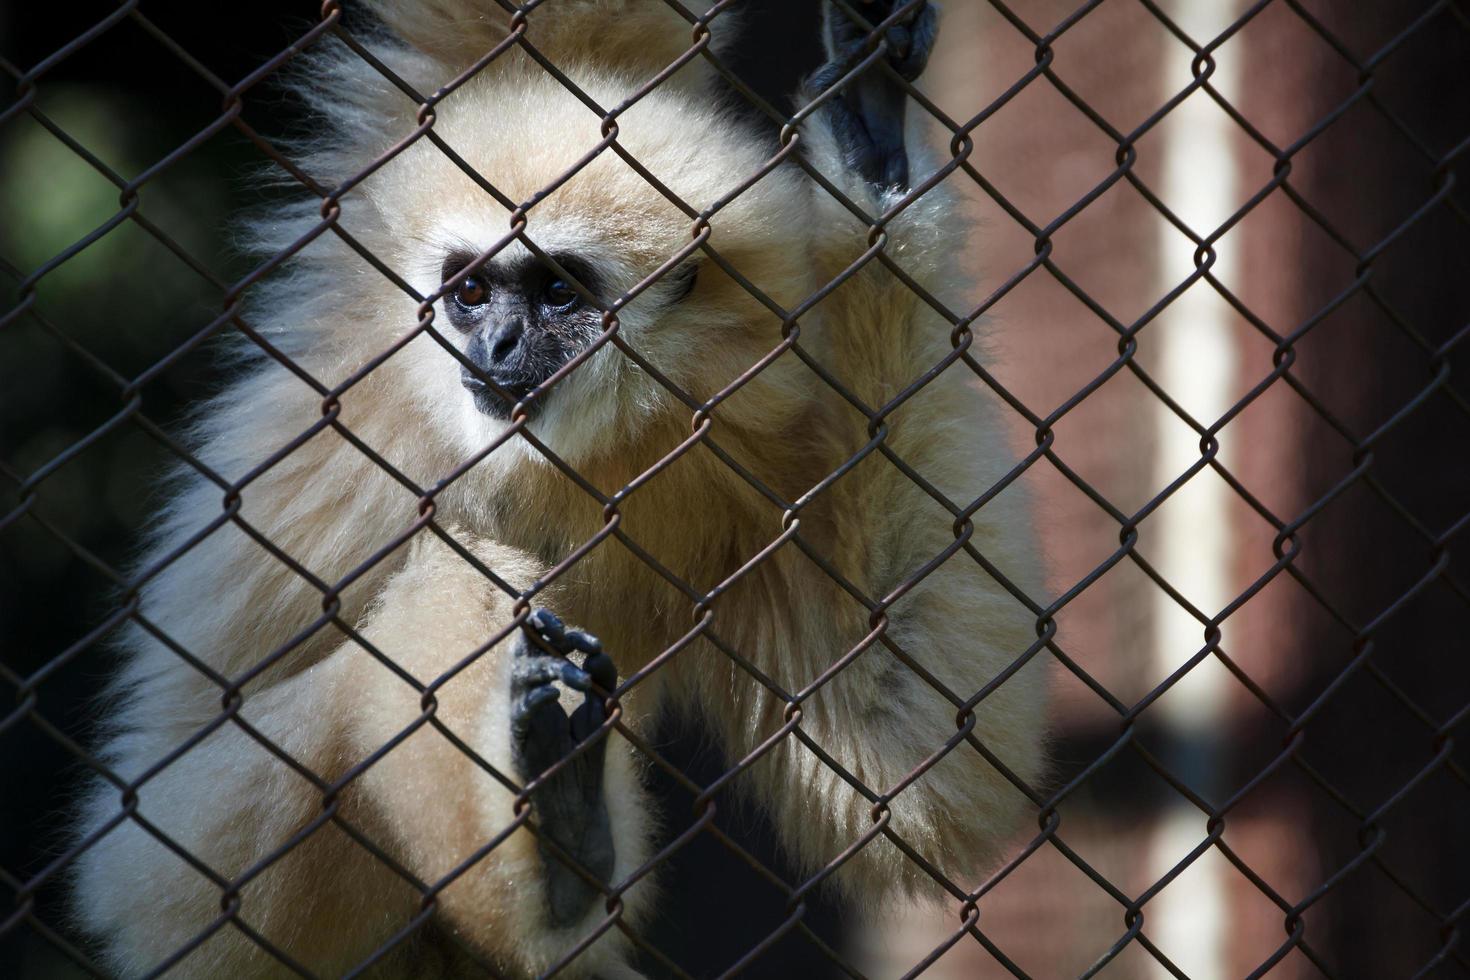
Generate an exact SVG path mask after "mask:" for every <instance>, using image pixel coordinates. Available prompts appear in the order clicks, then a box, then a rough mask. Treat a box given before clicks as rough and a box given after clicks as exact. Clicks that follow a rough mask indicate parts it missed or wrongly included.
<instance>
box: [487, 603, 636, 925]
mask: <svg viewBox="0 0 1470 980" xmlns="http://www.w3.org/2000/svg"><path fill="white" fill-rule="evenodd" d="M526 625H527V626H528V627H530V628H531V629H534V630H535V631H536V632H537V633H539V634H540V637H539V638H540V639H542V640H545V641H546V642H547V643H548V645H550V646H551V647H552V648H553V649H554V650H556V652H557V653H560V654H563V655H564V654H566V653H569V652H571V651H572V650H578V651H581V652H583V653H585V654H586V655H587V657H586V668H587V669H586V670H582V669H581V668H579V667H577V665H576V664H573V663H572V662H571V661H569V660H563V659H561V658H559V657H557V656H554V655H547V654H542V653H541V652H540V651H539V650H536V649H534V648H533V646H532V642H533V641H532V640H531V638H530V637H528V636H527V635H526V634H525V633H524V632H523V633H522V634H521V635H519V636H517V637H516V641H515V647H514V648H513V653H512V655H513V657H514V664H513V665H512V667H511V681H510V683H511V720H510V728H511V733H510V734H511V752H512V758H513V760H514V762H515V766H516V769H517V771H518V773H519V775H520V777H521V779H523V780H525V781H526V782H528V783H529V782H531V781H532V780H534V779H536V778H538V777H539V776H541V775H542V774H543V773H545V772H546V771H547V770H548V769H550V768H551V767H552V766H554V765H555V764H556V763H558V762H563V760H565V762H564V764H563V765H562V767H561V768H560V769H558V770H556V771H555V772H554V773H552V774H551V775H549V776H547V778H546V779H545V781H544V782H542V783H541V784H540V785H539V786H537V787H536V788H535V789H534V790H533V791H532V792H531V807H532V812H533V815H534V816H535V819H536V826H537V830H538V835H539V838H540V843H539V846H538V849H539V851H540V853H541V858H542V863H543V865H544V871H545V875H546V895H547V903H548V908H547V914H548V915H549V917H550V919H551V921H552V923H553V924H554V925H557V926H564V925H568V924H571V923H574V922H577V921H580V919H581V918H582V916H583V915H585V914H586V911H587V909H588V908H589V907H590V905H591V903H592V901H593V900H594V899H595V898H596V897H597V895H598V894H599V891H598V889H597V888H596V887H595V886H594V885H593V884H592V883H591V882H589V881H588V880H587V878H586V876H585V875H587V874H590V875H591V876H592V877H593V878H595V879H596V880H597V881H600V882H604V883H605V882H607V881H608V880H609V879H610V878H611V877H612V873H613V868H614V866H615V864H616V857H617V854H616V851H615V849H614V846H613V839H612V828H611V825H610V823H609V821H608V814H607V801H606V799H605V798H604V796H603V786H604V775H605V768H606V761H607V739H605V738H604V739H601V740H599V741H598V742H596V743H594V744H592V745H589V746H587V748H586V750H585V751H584V752H583V753H582V754H581V755H578V756H577V757H576V758H573V759H567V756H568V755H570V754H571V752H572V750H573V749H574V748H576V746H577V745H578V743H580V742H581V741H582V740H583V739H585V738H587V737H588V736H589V735H591V734H592V733H593V732H595V731H597V729H598V728H599V727H601V725H602V723H603V722H604V721H606V720H607V712H606V709H605V708H604V706H603V699H602V695H599V694H597V693H596V692H595V691H593V690H591V687H592V684H593V682H594V681H595V682H596V683H597V685H598V686H599V687H601V688H603V690H605V691H609V690H611V689H612V688H613V687H615V686H617V680H618V675H617V670H616V668H615V667H613V664H612V660H611V659H610V658H609V657H608V656H607V654H605V653H603V652H602V644H601V643H599V642H598V640H597V638H596V637H594V636H591V635H589V634H587V633H583V632H581V631H580V630H570V631H569V630H566V629H565V628H564V627H563V626H562V623H561V620H559V619H557V618H556V617H555V616H553V615H552V614H551V613H549V612H546V611H545V610H540V609H538V610H537V611H536V612H534V613H532V614H531V618H530V619H529V620H528V621H527V624H526ZM558 680H560V681H562V682H563V683H565V684H566V685H567V686H569V687H572V688H575V689H577V690H580V691H585V692H587V693H586V697H585V698H583V701H582V704H581V705H580V706H579V707H578V708H577V709H576V710H575V711H574V712H573V713H572V716H571V717H570V718H568V717H567V714H566V712H565V711H563V710H562V707H561V704H560V703H559V695H558V693H557V689H556V688H555V687H554V686H552V685H553V682H555V681H558ZM548 841H550V842H551V843H552V844H554V845H555V846H554V847H551V846H548V843H547V842H548ZM558 851H560V852H561V853H558ZM562 855H567V856H569V857H570V859H571V860H570V862H569V861H567V860H566V859H564V857H563V856H562ZM574 865H575V866H574Z"/></svg>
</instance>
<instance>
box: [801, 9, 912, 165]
mask: <svg viewBox="0 0 1470 980" xmlns="http://www.w3.org/2000/svg"><path fill="white" fill-rule="evenodd" d="M847 3H848V4H849V5H850V6H851V7H852V9H854V10H856V11H858V12H859V13H860V14H862V15H863V17H864V18H866V19H867V21H868V23H869V24H872V25H874V26H877V25H878V24H881V23H882V22H883V21H885V20H887V19H888V17H889V16H891V15H892V14H893V12H894V11H896V10H900V9H904V8H905V7H907V9H904V13H903V15H902V16H901V17H900V18H899V19H898V20H897V21H896V22H895V23H894V24H892V25H891V26H890V27H888V28H887V29H886V30H885V31H884V32H883V36H882V37H883V41H884V42H886V51H885V55H884V57H886V59H887V61H888V64H889V66H890V67H891V68H892V69H893V70H894V71H895V72H897V73H898V75H899V77H901V78H903V79H904V80H905V81H909V82H912V81H914V80H915V79H917V78H918V77H919V75H920V74H921V73H923V71H924V66H925V65H927V64H928V63H929V53H930V52H931V51H933V50H934V38H935V36H936V35H937V33H938V26H939V21H938V11H937V9H936V8H935V6H934V5H933V4H931V3H929V2H928V0H917V2H913V0H847ZM825 22H826V28H825V30H826V38H825V41H826V44H827V51H828V53H829V59H830V60H829V61H828V62H827V64H825V65H823V66H822V67H821V68H819V69H817V71H816V73H815V74H814V75H812V77H811V78H810V79H809V80H808V81H807V84H806V90H807V94H808V96H809V97H813V98H814V97H816V96H817V95H818V94H820V93H821V92H823V91H825V90H826V89H828V88H830V87H831V86H832V85H834V84H836V83H837V81H839V80H840V79H841V78H842V76H844V75H845V74H847V73H848V72H849V71H851V70H852V68H853V67H854V66H855V65H857V64H858V63H859V62H860V61H862V60H863V58H865V57H866V56H867V55H868V54H869V53H870V52H871V51H872V46H871V45H870V44H869V40H870V37H871V35H870V34H869V32H868V29H867V28H866V27H862V26H860V25H859V24H858V23H857V22H856V21H855V20H853V18H852V17H851V16H849V15H848V14H847V13H846V11H844V10H843V9H842V8H841V7H840V6H838V5H837V4H834V3H832V2H831V0H827V16H826V18H825ZM873 43H874V44H876V40H875V41H874V42H873ZM907 106H908V94H907V93H906V92H905V91H904V90H903V87H902V86H900V85H899V84H898V83H897V82H896V81H894V80H893V78H891V77H890V76H889V74H888V73H887V72H885V71H884V70H883V69H881V68H880V67H878V66H877V65H876V64H875V65H874V66H872V67H871V68H869V69H868V70H867V71H865V72H863V73H862V74H861V75H859V76H858V77H857V78H855V79H853V80H852V81H851V82H849V83H848V85H847V86H846V87H845V88H844V89H843V90H842V92H841V93H839V94H838V95H836V96H835V97H833V98H830V99H829V100H828V101H827V102H825V103H824V104H823V107H822V108H823V111H824V112H825V113H826V114H827V119H828V122H829V123H830V124H831V126H832V132H833V133H834V134H835V135H836V137H837V140H838V142H839V143H840V144H841V145H842V152H843V157H844V158H845V159H846V161H847V164H848V166H850V167H852V169H853V170H855V171H856V172H857V173H858V174H859V175H860V176H861V177H862V178H863V179H864V180H866V181H867V182H868V183H870V184H872V185H873V186H874V187H877V188H880V189H882V188H890V187H892V188H897V189H899V190H906V189H907V188H908V186H909V157H908V151H907V149H906V148H905V146H904V135H903V126H904V114H905V110H906V109H907Z"/></svg>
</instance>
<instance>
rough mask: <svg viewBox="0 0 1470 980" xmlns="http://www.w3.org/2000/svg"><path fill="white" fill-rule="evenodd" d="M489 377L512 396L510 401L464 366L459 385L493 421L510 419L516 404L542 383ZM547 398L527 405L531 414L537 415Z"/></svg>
mask: <svg viewBox="0 0 1470 980" xmlns="http://www.w3.org/2000/svg"><path fill="white" fill-rule="evenodd" d="M489 376H490V377H491V378H493V379H494V380H495V383H496V384H498V385H500V387H501V388H503V389H505V392H506V394H507V395H510V396H511V397H510V399H508V400H507V399H506V398H505V397H502V396H501V395H500V394H499V393H497V392H496V390H495V389H494V388H492V387H491V386H490V385H488V384H486V383H485V382H483V381H481V380H480V379H479V378H477V377H475V376H474V375H473V374H471V373H470V370H469V368H467V367H465V366H464V365H460V368H459V383H460V384H462V385H464V387H465V390H466V391H468V392H469V393H470V395H471V396H473V398H474V400H475V408H476V409H478V410H479V412H480V413H481V414H482V415H488V416H490V417H491V418H493V419H500V420H502V421H505V420H508V419H509V418H510V410H511V409H512V408H514V407H515V404H516V402H518V401H520V400H521V399H522V398H525V397H526V396H527V395H529V394H530V393H531V390H532V389H533V388H535V387H536V385H537V384H540V382H533V381H531V380H529V379H527V378H501V377H497V376H496V375H495V374H490V375H489ZM545 398H546V395H545V394H543V395H542V396H541V397H540V398H538V399H536V401H535V402H533V403H532V404H530V405H527V406H526V408H527V410H528V411H529V413H530V414H532V415H534V414H536V411H537V409H539V408H540V407H541V402H542V401H544V400H545Z"/></svg>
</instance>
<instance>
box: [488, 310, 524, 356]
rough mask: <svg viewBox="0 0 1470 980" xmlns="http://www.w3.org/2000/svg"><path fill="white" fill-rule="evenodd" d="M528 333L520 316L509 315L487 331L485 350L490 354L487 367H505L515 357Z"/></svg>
mask: <svg viewBox="0 0 1470 980" xmlns="http://www.w3.org/2000/svg"><path fill="white" fill-rule="evenodd" d="M525 335H526V327H525V323H524V321H522V320H521V318H520V317H507V318H506V319H504V320H502V321H500V322H499V323H497V324H496V325H495V326H494V327H493V328H492V329H490V330H487V331H486V332H485V351H486V353H488V354H489V355H490V359H489V363H487V364H486V365H485V367H505V366H508V364H509V362H510V361H511V360H512V359H514V357H515V354H516V351H517V350H519V349H520V346H521V340H522V339H523V338H524V337H525Z"/></svg>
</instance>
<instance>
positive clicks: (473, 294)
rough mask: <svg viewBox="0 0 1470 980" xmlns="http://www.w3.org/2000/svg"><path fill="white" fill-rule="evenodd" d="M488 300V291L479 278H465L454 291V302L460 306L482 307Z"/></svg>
mask: <svg viewBox="0 0 1470 980" xmlns="http://www.w3.org/2000/svg"><path fill="white" fill-rule="evenodd" d="M489 299H490V290H489V289H488V288H486V286H485V282H484V280H482V279H481V278H480V277H479V276H466V277H465V279H464V281H463V282H461V283H460V284H459V285H458V286H456V287H455V289H454V301H455V302H456V303H458V304H459V305H460V306H465V307H469V306H482V305H484V304H485V303H486V302H487V301H488V300H489Z"/></svg>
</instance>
